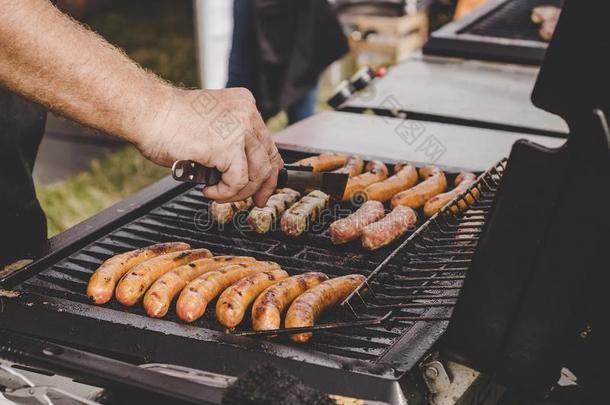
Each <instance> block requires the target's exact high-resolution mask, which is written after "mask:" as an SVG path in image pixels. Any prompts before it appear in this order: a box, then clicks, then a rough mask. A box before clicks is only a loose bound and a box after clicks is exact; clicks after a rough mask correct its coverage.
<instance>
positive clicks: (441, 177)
mask: <svg viewBox="0 0 610 405" xmlns="http://www.w3.org/2000/svg"><path fill="white" fill-rule="evenodd" d="M419 177H421V178H422V180H423V181H422V182H421V183H419V184H418V185H416V186H413V187H411V188H410V189H408V190H405V191H401V192H400V193H398V194H396V195H395V196H394V197H392V207H393V208H394V207H396V206H398V205H404V206H406V207H410V208H413V209H416V208H419V207H421V206H423V205H424V204H425V203H426V201H428V200H429V199H431V198H432V197H434V196H435V195H437V194H440V193H442V192H443V191H445V189H446V188H447V179H446V178H445V173H443V171H442V170H441V169H439V168H438V167H436V166H424V167H422V168H421V169H419Z"/></svg>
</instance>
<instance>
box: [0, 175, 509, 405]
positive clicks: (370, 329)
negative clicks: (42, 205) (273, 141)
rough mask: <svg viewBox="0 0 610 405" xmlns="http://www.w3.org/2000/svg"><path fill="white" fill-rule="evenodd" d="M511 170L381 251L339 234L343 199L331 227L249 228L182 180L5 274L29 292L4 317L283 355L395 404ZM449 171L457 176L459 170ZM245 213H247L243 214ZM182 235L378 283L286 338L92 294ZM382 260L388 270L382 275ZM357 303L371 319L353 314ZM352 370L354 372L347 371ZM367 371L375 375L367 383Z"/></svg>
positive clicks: (221, 356) (239, 364)
mask: <svg viewBox="0 0 610 405" xmlns="http://www.w3.org/2000/svg"><path fill="white" fill-rule="evenodd" d="M502 172H503V165H502V164H500V165H499V166H497V167H495V168H493V169H492V170H491V171H489V172H488V173H487V174H485V175H484V176H483V177H482V178H481V180H480V183H479V186H478V187H479V188H480V189H481V191H482V195H481V197H480V199H479V200H478V201H477V202H476V203H475V204H474V205H473V206H472V207H471V208H470V209H468V210H467V211H466V212H464V213H462V214H459V215H457V216H446V215H444V214H443V215H440V214H439V215H437V216H436V217H434V219H432V220H431V221H430V222H429V223H428V225H427V226H425V227H424V228H421V229H420V230H419V231H417V232H416V233H414V234H413V235H412V236H411V237H410V238H409V241H408V242H406V241H405V239H404V238H403V242H402V243H401V244H400V245H399V247H398V248H395V246H396V245H394V246H390V247H386V248H382V249H380V250H378V251H374V252H368V251H367V252H364V251H363V249H362V248H361V247H360V245H359V242H354V243H351V244H348V245H344V246H333V245H332V244H331V243H330V240H329V237H328V225H329V223H330V222H331V221H332V220H334V219H336V218H337V217H341V216H344V215H347V214H348V212H346V211H341V210H340V208H345V207H342V206H341V205H336V206H335V207H334V208H335V209H334V210H333V211H332V213H331V214H328V215H326V216H323V221H322V222H323V224H324V226H323V227H321V230H319V231H316V232H309V233H306V234H305V235H303V236H301V237H299V238H289V237H286V236H284V235H283V234H282V233H281V232H279V231H275V232H272V233H270V234H268V235H256V234H254V233H252V232H249V231H244V230H243V229H240V227H239V226H237V227H234V226H229V227H227V228H225V229H224V230H218V229H217V228H216V227H208V226H207V221H206V220H205V218H206V217H207V216H206V213H207V207H208V204H209V202H208V201H205V200H204V199H202V197H201V193H200V187H199V186H195V187H191V186H189V185H179V186H177V187H175V186H174V188H173V189H171V190H170V191H168V192H165V193H164V194H162V195H159V196H156V198H151V196H147V198H146V200H145V201H147V205H144V207H139V208H136V209H134V211H133V212H131V213H128V214H126V215H124V217H121V218H119V219H117V220H116V221H115V222H113V223H111V224H110V225H108V226H107V227H106V228H102V229H98V230H97V231H94V232H91V231H90V230H87V234H86V235H80V236H81V237H80V240H79V241H78V242H75V243H72V244H69V245H68V246H67V247H66V248H65V249H64V250H63V251H62V250H59V251H57V252H55V253H54V254H52V255H50V256H48V257H46V258H43V259H42V260H40V261H39V262H37V263H34V264H32V265H31V266H29V267H28V268H25V269H23V270H22V271H20V272H18V273H15V274H13V275H12V276H10V277H8V278H7V279H5V280H4V281H5V285H7V286H11V288H13V289H14V290H16V291H18V292H19V294H20V296H19V297H17V298H6V299H2V304H3V309H4V311H3V312H1V313H0V319H1V320H2V324H3V325H7V326H6V327H8V328H10V329H11V330H14V331H18V332H21V333H29V334H33V335H38V336H41V337H43V338H47V339H52V340H57V341H60V342H62V343H68V344H71V345H74V346H76V347H82V348H85V349H87V350H93V351H97V352H102V353H111V355H112V356H113V357H117V355H118V356H120V357H121V358H123V359H126V360H129V361H132V362H134V363H142V362H151V361H154V362H163V363H173V364H181V365H185V366H189V367H195V368H200V369H205V370H208V371H212V372H220V373H224V374H230V375H238V374H240V373H241V372H243V371H244V370H245V369H246V368H248V367H249V366H251V365H252V364H253V363H257V362H261V361H270V360H273V361H274V362H276V363H279V365H280V366H283V367H285V368H287V369H289V370H291V372H293V373H294V374H296V375H297V376H299V377H301V378H303V379H304V380H305V381H306V382H308V383H309V384H312V385H315V386H317V387H320V389H323V390H324V389H325V390H327V391H328V392H337V393H339V394H345V395H351V396H362V397H368V398H371V395H372V396H373V397H375V398H377V399H385V400H387V401H389V402H395V401H394V399H391V398H388V396H392V395H395V393H396V390H395V389H394V388H392V386H391V384H394V383H395V382H396V381H397V380H400V381H401V384H403V386H404V385H409V384H412V382H411V380H410V379H411V378H418V377H409V376H408V375H407V374H406V373H407V372H408V371H410V370H411V369H415V367H414V366H415V365H416V364H417V361H418V360H419V359H420V358H421V357H422V356H423V355H424V354H425V353H426V352H427V351H428V350H429V349H430V348H431V346H432V344H433V343H434V342H435V341H436V339H437V338H438V336H439V335H440V334H441V333H442V331H443V330H444V327H445V326H446V323H445V322H438V321H444V320H447V319H448V316H449V314H450V311H451V307H452V306H453V305H454V303H455V298H456V297H457V293H458V292H459V289H460V286H461V282H462V280H463V279H464V277H465V271H466V269H467V268H468V263H469V261H470V258H471V256H472V255H473V253H474V251H475V249H476V245H477V241H478V239H477V235H478V233H479V232H480V230H481V226H482V225H483V223H484V221H485V217H486V214H487V211H488V210H489V207H490V205H491V201H492V200H493V197H494V193H495V190H496V186H497V182H498V181H499V179H500V177H501V174H502ZM448 177H449V181H452V179H453V177H454V176H453V175H449V176H448ZM132 205H134V204H132ZM135 206H136V207H137V206H138V203H136V204H135ZM352 209H353V208H352ZM443 212H444V213H446V212H447V210H445V211H443ZM244 219H245V215H244V216H239V217H238V220H237V223H238V224H239V223H244V222H240V221H241V220H244ZM117 221H118V222H117ZM418 225H421V224H418ZM81 232H83V231H82V230H81ZM173 240H182V241H185V242H188V243H191V244H192V245H193V247H206V248H209V249H210V250H212V251H213V252H214V253H215V254H217V255H219V254H235V255H251V256H254V257H256V258H257V259H260V260H272V261H276V262H278V263H279V264H280V265H281V266H282V267H283V268H284V269H286V270H287V271H288V272H289V273H290V274H299V273H303V272H306V271H312V270H315V271H322V272H325V273H327V274H329V275H330V276H340V275H346V274H351V273H360V274H364V275H367V276H369V278H368V281H367V283H368V287H369V289H370V291H371V293H370V294H369V295H362V297H363V298H364V299H366V300H367V301H361V299H360V298H358V295H355V296H354V297H353V298H352V300H350V302H349V305H345V306H344V308H342V309H341V308H339V309H337V310H335V311H330V313H329V314H328V315H327V316H325V317H323V318H322V319H321V320H320V323H321V324H336V323H342V324H343V325H344V326H349V328H336V326H335V327H332V328H329V329H327V330H319V331H317V332H316V333H315V334H314V336H313V338H312V339H311V341H310V342H309V343H308V344H306V345H297V344H294V343H292V342H291V341H290V340H289V339H288V338H287V337H286V336H282V337H280V338H278V339H276V340H274V341H267V340H263V339H252V338H246V337H240V336H234V335H231V334H227V333H224V332H223V330H222V326H221V325H220V324H219V323H218V322H217V321H216V319H215V314H214V311H207V312H206V314H205V315H204V316H203V317H202V318H201V319H199V320H198V321H196V322H194V323H193V324H190V325H186V324H184V323H182V322H181V321H179V320H178V319H177V317H176V316H175V314H174V311H173V308H172V309H170V312H169V314H168V316H167V317H166V318H164V319H151V318H148V317H147V316H146V315H145V313H144V310H143V309H142V307H141V306H135V307H132V308H125V307H123V306H121V305H120V304H118V303H117V302H116V301H114V300H113V301H111V302H110V303H109V304H108V305H106V306H103V307H97V306H94V305H92V304H90V302H89V299H88V298H87V297H86V295H85V290H86V285H87V282H88V280H89V277H90V275H91V274H92V272H93V271H94V270H95V269H96V268H97V267H98V266H99V264H100V263H101V262H102V261H103V260H105V259H107V258H108V257H110V256H112V255H115V254H117V253H121V252H124V251H127V250H131V249H135V248H139V247H142V246H146V245H150V244H152V243H157V242H167V241H173ZM372 269H376V270H375V271H373V272H372V273H371V270H372ZM397 282H400V285H397ZM5 288H6V287H5ZM211 307H213V306H211ZM350 309H351V310H352V311H355V313H356V314H357V315H358V318H357V322H361V323H360V324H358V323H356V324H353V323H352V322H353V321H354V316H353V313H352V311H350ZM371 319H372V320H373V321H371ZM427 321H435V322H427ZM346 323H347V324H346ZM331 326H332V325H331ZM238 332H245V331H244V330H241V331H238ZM286 359H296V360H300V361H299V362H294V361H292V360H286ZM319 365H323V366H326V367H324V370H326V371H320V370H321V369H320V367H319ZM312 367H313V368H312ZM353 371H358V372H359V373H356V374H355V373H353ZM344 373H348V374H349V375H350V378H349V379H348V378H344V377H338V375H339V376H340V375H342V374H344ZM363 375H365V376H369V378H368V379H366V381H364V380H363V382H362V384H360V383H358V380H359V379H365V377H363ZM357 376H358V377H357ZM370 378H374V379H376V381H374V382H373V381H372V380H370ZM337 381H342V382H343V384H337ZM388 384H390V386H388ZM404 389H406V390H407V391H409V389H407V388H404Z"/></svg>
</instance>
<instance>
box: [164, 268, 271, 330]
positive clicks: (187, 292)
mask: <svg viewBox="0 0 610 405" xmlns="http://www.w3.org/2000/svg"><path fill="white" fill-rule="evenodd" d="M279 268H280V266H279V265H278V264H277V263H274V262H252V263H241V264H232V265H230V266H225V267H223V268H221V269H218V270H215V271H211V272H209V273H205V274H202V275H201V276H199V277H197V278H196V279H194V280H193V281H191V282H190V283H189V284H188V285H187V286H186V287H184V290H182V292H181V293H180V296H179V297H178V301H177V302H176V314H177V315H178V317H179V318H180V319H182V320H183V321H186V322H193V321H195V320H197V319H199V318H201V316H202V315H203V314H204V313H205V310H206V308H207V307H208V304H209V303H210V301H212V300H213V299H214V298H215V297H216V296H218V294H220V293H221V292H223V291H224V289H225V288H227V287H228V286H230V285H231V284H233V283H235V282H236V281H238V280H240V279H242V278H244V277H246V276H249V275H251V274H254V273H260V272H263V271H269V270H275V269H279Z"/></svg>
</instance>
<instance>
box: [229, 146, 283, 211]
mask: <svg viewBox="0 0 610 405" xmlns="http://www.w3.org/2000/svg"><path fill="white" fill-rule="evenodd" d="M246 157H247V160H248V184H247V185H246V186H245V187H244V188H243V189H241V190H240V191H239V193H237V194H236V195H235V196H234V197H232V198H231V199H232V200H234V201H238V200H243V199H245V198H247V197H250V196H251V195H254V194H256V195H257V197H258V198H256V199H255V201H254V202H255V204H256V205H257V206H259V207H264V206H265V203H266V202H267V199H269V197H270V196H271V194H273V191H274V190H275V185H276V183H277V173H276V174H275V180H274V178H273V174H274V173H275V172H276V170H275V169H274V168H273V166H272V165H271V163H270V161H269V157H268V156H267V152H266V151H265V148H264V147H263V145H262V144H261V143H260V142H259V141H258V139H257V138H256V137H255V136H254V135H251V136H248V137H247V139H246ZM263 185H265V189H264V192H263V193H262V194H260V196H259V191H260V190H261V188H262V187H263ZM265 196H266V197H265Z"/></svg>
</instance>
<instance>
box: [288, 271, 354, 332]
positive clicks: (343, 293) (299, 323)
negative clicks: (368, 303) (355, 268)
mask: <svg viewBox="0 0 610 405" xmlns="http://www.w3.org/2000/svg"><path fill="white" fill-rule="evenodd" d="M364 280H365V277H364V276H361V275H359V274H352V275H349V276H343V277H337V278H333V279H330V280H328V281H325V282H323V283H321V284H319V285H317V286H316V287H313V288H311V289H309V290H307V291H305V292H304V293H303V294H301V295H299V296H298V297H297V298H296V299H295V300H294V301H293V302H292V305H290V308H288V312H287V313H286V321H285V326H286V327H287V328H300V327H306V326H313V325H314V323H315V321H316V319H317V318H318V317H319V316H320V315H321V314H322V313H323V312H324V311H326V310H327V309H329V308H332V307H333V306H335V305H337V304H338V303H340V302H341V301H343V300H344V299H345V298H347V297H348V296H349V295H350V294H351V293H352V291H354V290H355V289H356V288H357V287H358V286H359V285H360V284H362V283H363V282H364ZM311 335H312V334H311V332H309V333H298V334H294V335H290V339H292V340H293V341H295V342H298V343H305V342H307V341H308V340H309V339H311Z"/></svg>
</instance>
